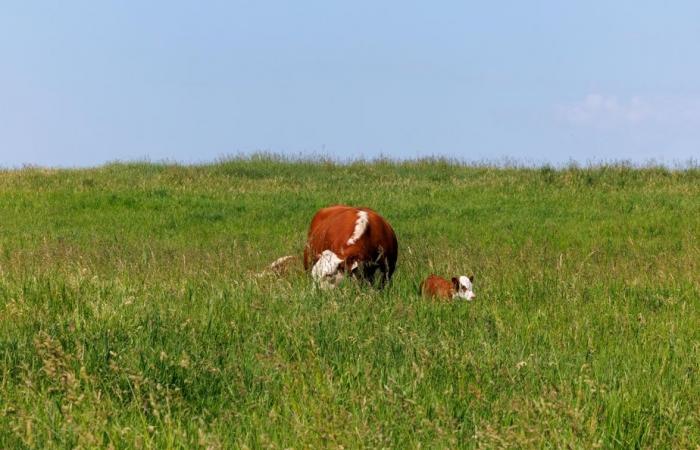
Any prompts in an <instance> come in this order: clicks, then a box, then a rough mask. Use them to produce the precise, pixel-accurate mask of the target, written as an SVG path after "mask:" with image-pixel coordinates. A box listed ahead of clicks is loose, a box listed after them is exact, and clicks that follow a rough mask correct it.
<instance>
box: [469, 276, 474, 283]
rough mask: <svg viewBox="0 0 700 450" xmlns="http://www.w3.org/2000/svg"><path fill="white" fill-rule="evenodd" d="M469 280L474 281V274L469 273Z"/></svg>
mask: <svg viewBox="0 0 700 450" xmlns="http://www.w3.org/2000/svg"><path fill="white" fill-rule="evenodd" d="M469 281H471V282H472V283H473V282H474V274H471V275H469Z"/></svg>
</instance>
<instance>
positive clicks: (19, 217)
mask: <svg viewBox="0 0 700 450" xmlns="http://www.w3.org/2000/svg"><path fill="white" fill-rule="evenodd" d="M333 203H345V204H353V205H365V206H370V207H372V208H374V209H376V210H377V211H379V212H380V213H381V214H382V215H384V216H385V217H386V218H387V219H388V220H389V221H390V222H391V224H392V226H393V227H394V229H395V230H396V232H397V235H398V239H399V247H400V249H399V263H398V268H397V272H396V275H395V277H394V280H393V282H392V284H391V285H390V286H389V287H388V288H387V289H386V290H384V291H381V292H376V291H373V290H371V289H366V288H363V287H358V286H355V285H352V284H348V285H345V286H343V287H342V288H341V289H340V290H337V291H333V292H319V291H317V290H315V289H314V288H313V286H311V284H310V282H309V280H308V278H307V277H306V276H305V275H304V274H303V273H302V272H301V270H300V269H299V268H296V269H293V270H292V271H291V272H289V273H287V274H285V275H284V276H281V277H276V276H274V275H272V274H270V273H265V272H264V268H265V267H266V265H268V264H269V263H270V262H272V261H274V260H275V259H276V258H278V257H279V256H282V255H287V254H299V253H300V252H301V249H302V246H303V243H304V237H305V232H306V227H307V226H308V222H309V220H310V218H311V216H312V215H313V213H314V212H315V211H316V210H317V209H318V208H320V207H322V206H326V205H328V204H333ZM698 236H700V170H698V169H696V168H689V169H684V170H667V169H664V168H653V167H652V168H644V169H635V168H631V167H628V166H625V165H612V166H602V167H596V168H575V167H571V168H563V169H557V170H555V169H552V168H548V167H545V168H537V169H526V168H517V167H512V168H508V167H501V168H496V167H490V166H488V165H483V166H477V167H465V166H459V165H456V164H452V163H450V162H447V161H422V162H407V163H400V164H399V163H392V162H390V161H379V162H372V163H370V162H367V163H365V162H357V163H353V164H347V165H338V164H334V163H332V162H314V161H306V162H294V161H282V160H279V159H274V158H260V157H258V158H253V159H252V160H245V159H241V160H233V161H223V162H221V163H218V164H214V165H206V166H177V165H159V164H146V163H143V164H140V163H139V164H112V165H107V166H105V167H102V168H98V169H90V170H44V169H31V168H29V169H23V170H18V171H5V172H0V361H1V363H0V447H2V448H13V447H34V448H45V447H76V446H80V447H85V448H91V447H108V446H114V447H116V448H131V447H158V448H161V447H166V448H167V447H171V448H172V447H176V448H192V447H195V446H202V447H213V448H218V447H221V448H229V447H246V446H247V447H251V448H254V447H268V446H271V447H279V448H285V447H295V448H310V447H311V448H317V447H339V446H344V447H345V448H348V447H398V448H401V447H407V446H408V447H416V446H418V445H419V444H420V445H422V446H426V447H437V448H444V447H484V448H494V447H499V446H507V447H512V446H520V447H538V448H539V447H543V446H551V447H566V446H572V447H574V448H591V447H593V446H602V447H620V448H629V447H647V448H659V447H661V448H687V447H690V448H692V447H695V446H697V445H698V444H699V443H700V378H699V377H700V376H699V375H698V373H699V370H700V331H699V330H700V327H699V325H698V324H700V313H699V312H698V307H699V306H700V299H699V297H700V286H699V283H698V280H699V278H698V273H700V267H699V266H700V264H699V263H700V242H699V241H698ZM433 272H434V273H438V274H441V275H445V276H452V275H457V274H462V273H474V274H475V275H476V282H475V290H476V293H477V295H478V300H477V301H475V302H471V303H466V302H464V303H433V302H428V301H426V300H423V299H421V298H420V297H418V296H417V288H418V283H419V282H420V281H421V279H423V278H424V277H425V276H427V275H428V274H429V273H433Z"/></svg>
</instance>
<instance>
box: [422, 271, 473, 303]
mask: <svg viewBox="0 0 700 450" xmlns="http://www.w3.org/2000/svg"><path fill="white" fill-rule="evenodd" d="M473 281H474V276H473V275H472V276H471V277H466V276H464V275H462V276H460V277H459V278H457V277H452V281H451V282H450V281H447V280H446V279H444V278H442V277H439V276H437V275H430V276H429V277H428V278H426V279H425V280H424V281H423V282H422V283H421V284H420V293H421V294H422V295H423V297H427V298H441V299H445V300H449V299H458V298H463V299H466V300H468V301H471V300H473V299H474V297H476V295H475V294H474V291H473V287H472V282H473Z"/></svg>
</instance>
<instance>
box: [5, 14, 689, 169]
mask: <svg viewBox="0 0 700 450" xmlns="http://www.w3.org/2000/svg"><path fill="white" fill-rule="evenodd" d="M255 151H269V152H274V153H282V154H288V155H325V156H331V157H334V158H340V159H345V158H358V157H365V158H372V157H376V156H379V155H384V156H389V157H395V158H415V157H421V156H431V155H442V156H448V157H456V158H460V159H464V160H466V161H474V160H494V161H502V160H503V159H504V158H510V159H514V160H517V161H520V162H526V163H544V162H550V163H562V162H567V161H569V160H576V161H579V162H581V163H586V162H588V161H601V160H606V161H609V160H620V159H623V160H631V161H633V162H637V163H645V162H648V161H649V160H651V159H655V160H656V161H658V162H665V163H674V162H680V163H682V162H687V161H688V160H689V159H694V160H696V161H697V159H698V158H699V157H700V2H698V1H696V0H688V1H686V0H677V1H674V2H659V1H643V0H634V1H628V0H615V1H610V0H606V1H599V0H593V1H586V2H584V1H577V2H566V1H553V0H551V1H537V0H531V1H510V2H506V1H492V2H467V1H442V2H427V1H420V2H418V1H416V2H414V1H407V0H403V1H376V0H375V1H353V2H330V1H295V2H292V1H279V2H270V1H263V0H255V1H208V2H194V1H189V2H183V1H176V0H168V1H161V0H151V1H143V2H136V1H110V0H102V1H72V0H66V1H61V2H35V1H30V0H27V1H19V0H16V1H7V2H3V3H2V4H1V5H0V166H10V167H15V166H19V165H22V164H39V165H50V166H87V165H96V164H101V163H104V162H107V161H114V160H133V159H139V160H142V159H149V160H151V161H160V160H170V161H179V162H204V161H211V160H215V159H217V158H220V157H224V156H226V155H236V154H240V153H250V152H255Z"/></svg>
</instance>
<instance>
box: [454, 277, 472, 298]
mask: <svg viewBox="0 0 700 450" xmlns="http://www.w3.org/2000/svg"><path fill="white" fill-rule="evenodd" d="M472 281H474V277H473V276H472V277H471V278H469V277H466V276H464V275H462V276H461V277H459V278H456V277H455V278H452V284H453V285H454V288H455V293H454V295H453V296H452V298H463V299H465V300H468V301H471V300H473V299H474V297H476V294H474V290H473V286H472Z"/></svg>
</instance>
